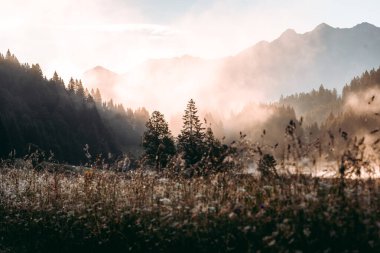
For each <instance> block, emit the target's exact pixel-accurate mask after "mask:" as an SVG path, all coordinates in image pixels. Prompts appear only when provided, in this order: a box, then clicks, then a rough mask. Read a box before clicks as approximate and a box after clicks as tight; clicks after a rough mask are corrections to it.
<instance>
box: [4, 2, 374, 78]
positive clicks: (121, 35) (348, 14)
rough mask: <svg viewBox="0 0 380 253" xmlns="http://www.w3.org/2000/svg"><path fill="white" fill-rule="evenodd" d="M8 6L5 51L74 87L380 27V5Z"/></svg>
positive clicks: (182, 4) (74, 4) (131, 4)
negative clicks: (292, 36) (103, 71)
mask: <svg viewBox="0 0 380 253" xmlns="http://www.w3.org/2000/svg"><path fill="white" fill-rule="evenodd" d="M0 3H1V6H2V15H1V16H0V32H1V34H2V40H0V51H1V52H5V51H6V50H7V49H10V50H11V51H12V52H14V53H15V54H16V55H17V56H18V57H19V59H20V61H21V62H29V63H39V64H40V65H41V68H42V69H43V71H44V73H46V75H47V76H48V77H50V76H51V75H52V73H53V72H54V71H57V72H58V73H59V74H60V75H61V76H62V77H63V78H64V80H65V81H66V82H67V81H68V79H69V78H70V77H71V76H73V77H74V78H81V76H82V74H83V73H84V72H85V71H86V70H88V69H91V68H93V67H95V66H98V65H100V66H103V67H106V68H108V69H110V70H112V71H115V72H117V73H125V72H127V71H128V70H130V69H131V68H133V67H135V66H137V65H138V64H140V63H142V62H144V61H146V60H148V59H160V58H172V57H178V56H182V55H191V56H194V57H201V58H205V59H215V58H221V57H226V56H230V55H234V54H236V53H238V52H240V51H242V50H244V49H246V48H248V47H250V46H253V45H254V44H256V43H257V42H259V41H261V40H266V41H271V40H273V39H275V38H277V37H278V36H279V35H280V34H281V33H283V32H284V31H285V30H286V29H289V28H291V29H294V30H295V31H297V32H298V33H304V32H306V31H309V30H312V29H313V28H314V27H315V26H317V25H318V24H320V23H323V22H324V23H327V24H329V25H331V26H333V27H352V26H354V25H356V24H358V23H361V22H369V23H371V24H374V25H376V26H379V25H380V17H379V16H378V15H377V13H376V11H375V10H376V9H378V7H380V6H379V3H377V2H376V1H364V2H360V3H359V2H357V1H335V2H334V3H332V4H331V3H330V2H329V1H306V2H304V1H298V0H293V1H287V2H286V3H278V2H276V1H244V0H239V1H229V0H226V1H214V0H210V1H196V0H192V1H186V2H178V1H173V0H169V1H160V3H157V2H152V1H148V0H144V1H133V0H128V1H121V0H112V1H103V0H97V1H81V2H79V3H78V2H75V1H73V0H68V1H59V2H54V3H53V2H51V1H46V0H37V1H33V2H28V1H27V2H25V1H22V0H16V1H11V2H9V1H3V0H1V1H0ZM273 17H276V18H275V19H274V18H273ZM363 17H365V20H363ZM25 41H28V43H25Z"/></svg>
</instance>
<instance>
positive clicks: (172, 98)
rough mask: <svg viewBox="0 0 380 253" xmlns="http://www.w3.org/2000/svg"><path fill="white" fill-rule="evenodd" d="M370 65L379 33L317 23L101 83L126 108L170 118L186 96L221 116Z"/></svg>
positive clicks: (330, 84) (379, 47)
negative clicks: (232, 51) (216, 55)
mask: <svg viewBox="0 0 380 253" xmlns="http://www.w3.org/2000/svg"><path fill="white" fill-rule="evenodd" d="M378 66H380V28H378V27H376V26H374V25H371V24H369V23H362V24H359V25H356V26H354V27H352V28H343V29H342V28H334V27H331V26H329V25H327V24H324V23H323V24H320V25H318V26H317V27H316V28H315V29H314V30H312V31H310V32H306V33H303V34H299V33H297V32H296V31H294V30H292V29H288V30H286V31H285V32H284V33H283V34H281V36H280V37H279V38H277V39H275V40H274V41H271V42H266V41H261V42H259V43H257V44H256V45H254V46H252V47H250V48H247V49H245V50H243V51H242V52H240V53H238V54H237V55H234V56H230V57H226V58H222V59H217V60H204V59H200V58H195V57H191V56H184V57H177V58H171V59H157V60H151V61H148V62H146V63H144V64H142V65H140V66H138V67H136V68H135V69H133V70H132V71H130V72H128V73H127V75H122V76H118V77H120V78H121V79H118V78H117V79H118V80H119V82H118V83H117V84H116V85H115V82H114V81H113V80H114V79H113V78H110V79H108V80H105V81H102V82H101V83H102V84H103V85H104V86H106V87H113V88H112V89H117V91H118V92H117V94H115V98H117V100H118V101H120V102H125V103H127V104H128V105H131V106H136V105H138V106H140V105H146V106H147V107H148V108H149V109H151V110H153V109H157V110H160V111H163V112H164V113H169V114H175V113H177V112H178V111H176V110H177V109H175V107H173V106H172V104H173V103H176V104H181V105H182V104H183V105H185V103H186V101H188V100H189V99H190V98H194V99H195V100H196V101H197V104H198V105H199V107H200V108H204V110H207V111H213V112H215V113H219V114H220V115H226V114H228V113H229V112H231V111H232V112H238V111H240V110H241V109H242V108H243V107H244V106H245V105H246V104H248V103H250V102H258V101H259V102H267V101H274V100H277V99H278V98H279V97H280V95H281V94H283V95H290V94H292V93H295V92H305V91H309V90H311V89H313V88H318V87H319V86H320V85H321V84H323V85H324V87H326V88H329V89H332V88H336V89H337V90H341V88H342V87H343V85H344V84H345V83H347V82H349V81H350V80H351V78H352V77H353V76H357V75H359V74H360V73H362V72H364V71H365V70H367V69H372V68H377V67H378ZM95 79H96V78H95ZM100 79H101V78H99V80H100ZM85 83H87V82H86V81H85ZM114 86H116V87H117V88H115V87H114ZM103 93H104V92H103ZM177 108H178V107H177ZM180 108H181V107H180ZM226 112H227V113H226Z"/></svg>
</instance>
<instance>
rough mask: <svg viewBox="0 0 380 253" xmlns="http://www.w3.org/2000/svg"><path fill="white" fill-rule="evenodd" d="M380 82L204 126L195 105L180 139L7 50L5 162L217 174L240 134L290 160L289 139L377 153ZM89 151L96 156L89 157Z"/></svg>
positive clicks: (249, 109)
mask: <svg viewBox="0 0 380 253" xmlns="http://www.w3.org/2000/svg"><path fill="white" fill-rule="evenodd" d="M379 84H380V69H378V70H371V71H366V72H365V73H363V75H362V76H361V77H355V78H354V79H353V80H352V81H351V83H350V84H347V85H345V86H344V88H343V90H342V93H341V95H340V94H338V92H337V90H335V89H333V90H329V89H326V88H325V87H324V86H323V85H321V86H320V87H319V89H317V90H312V91H311V92H307V93H305V92H304V93H297V94H294V95H290V96H286V97H283V96H281V98H280V99H279V101H278V102H275V103H271V104H256V103H250V104H247V105H246V106H245V107H244V108H243V110H242V111H241V112H239V113H236V114H233V115H231V117H230V118H229V119H227V120H225V121H222V120H220V119H218V118H216V117H214V116H213V115H212V113H207V114H206V115H205V123H204V124H202V121H201V119H200V118H199V115H198V109H197V108H196V105H195V102H194V101H193V100H190V101H189V102H188V104H187V107H186V109H185V112H184V115H183V126H182V130H181V132H180V134H179V135H178V136H177V137H175V136H172V134H171V131H170V129H169V126H168V123H167V122H166V121H165V119H164V116H163V115H162V114H161V113H160V112H158V111H155V112H153V113H152V115H151V117H149V112H148V111H147V110H146V109H145V108H139V109H137V110H132V109H130V108H127V109H125V108H124V107H123V105H121V104H116V103H114V102H113V100H112V99H111V100H109V101H103V99H102V94H101V93H100V91H99V90H98V89H92V90H90V91H88V90H87V89H86V88H85V87H83V84H82V82H81V81H80V80H75V79H73V78H71V79H70V80H69V82H68V84H67V87H66V86H65V83H64V81H63V80H62V78H61V77H59V75H58V74H57V73H56V72H55V73H54V74H53V77H52V78H51V79H47V78H46V77H44V76H43V73H42V71H41V68H40V67H39V65H38V64H33V65H31V66H30V65H29V64H20V63H19V61H18V60H17V58H16V57H15V56H14V55H12V54H11V53H10V52H9V51H8V52H7V53H6V55H5V56H3V55H0V142H1V146H0V156H1V157H7V156H8V154H9V153H10V152H14V151H15V152H16V154H17V156H18V157H22V156H24V155H26V154H28V153H30V152H33V150H44V151H46V152H49V151H51V152H52V153H54V158H55V159H56V160H57V161H62V162H70V163H85V162H86V160H89V159H94V156H95V155H102V156H103V157H108V154H113V157H117V156H118V155H121V154H125V153H129V154H134V155H136V156H137V157H139V156H141V157H142V158H143V159H142V161H143V163H145V164H148V165H151V166H153V167H155V168H156V169H163V168H165V167H166V166H167V165H168V164H169V163H170V162H172V161H173V159H176V158H181V159H183V160H184V162H185V164H186V166H188V167H192V166H199V165H202V166H203V167H204V168H206V167H208V168H213V169H215V168H217V167H218V166H219V167H220V165H221V164H222V162H223V159H224V158H225V157H226V156H227V155H228V152H231V150H233V148H232V146H231V145H230V143H231V142H233V141H234V140H237V139H239V138H241V136H246V137H245V138H247V139H249V140H252V141H254V142H256V143H259V144H261V145H264V146H266V147H270V151H268V152H269V153H270V154H271V155H274V157H275V158H276V159H284V158H285V151H286V150H287V149H289V145H290V144H289V140H292V141H294V142H297V143H298V144H297V145H299V146H300V147H301V146H307V145H309V146H310V145H316V146H318V147H320V149H321V150H322V149H323V150H331V149H334V148H341V147H344V145H346V144H347V140H349V139H350V138H354V137H355V136H358V138H359V137H360V136H364V137H366V141H367V142H368V143H371V145H372V148H373V149H377V147H376V145H377V143H379V142H380V140H379V138H378V136H377V135H376V133H377V129H378V126H379V123H380V122H379V121H380V118H379V117H380V116H379V113H380V110H379V108H380V100H379V99H378V98H379V97H380V88H379ZM289 129H291V130H292V131H291V134H289V133H288V130H289ZM214 133H217V134H216V135H215V134H214ZM239 133H240V134H239ZM375 144H376V145H375ZM86 145H88V147H89V149H88V151H89V153H90V154H91V155H92V156H91V158H89V157H86V156H85V152H84V150H83V147H85V146H86ZM292 145H293V144H292ZM268 150H269V149H268ZM13 154H14V153H13ZM301 155H302V154H301Z"/></svg>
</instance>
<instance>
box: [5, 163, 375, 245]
mask: <svg viewBox="0 0 380 253" xmlns="http://www.w3.org/2000/svg"><path fill="white" fill-rule="evenodd" d="M379 250H380V180H379V179H376V178H372V177H367V178H366V179H360V178H356V179H350V178H346V177H343V176H340V177H339V176H337V177H330V178H322V177H312V176H310V175H305V174H297V173H291V174H287V173H283V174H279V175H276V176H267V177H264V176H260V175H255V174H247V173H242V172H240V173H239V172H238V171H236V170H227V171H223V172H219V173H211V174H209V175H205V176H197V177H191V178H186V177H184V176H183V175H181V174H178V175H175V174H174V173H171V172H169V171H166V172H161V173H156V172H153V171H148V170H139V169H138V170H135V171H129V172H115V171H107V170H94V169H83V170H82V171H79V172H78V171H77V172H72V171H64V170H62V171H59V170H57V171H47V170H41V171H38V170H34V169H26V168H14V167H12V166H7V165H3V166H2V168H1V170H0V252H125V251H132V252H379Z"/></svg>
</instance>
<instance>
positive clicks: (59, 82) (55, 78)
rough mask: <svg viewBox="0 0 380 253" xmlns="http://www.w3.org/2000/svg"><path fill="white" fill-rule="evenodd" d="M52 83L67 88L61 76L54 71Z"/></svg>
mask: <svg viewBox="0 0 380 253" xmlns="http://www.w3.org/2000/svg"><path fill="white" fill-rule="evenodd" d="M51 81H52V82H53V83H55V84H57V85H60V86H65V83H64V82H63V80H62V78H60V77H59V75H58V74H57V71H54V74H53V77H52V78H51Z"/></svg>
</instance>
